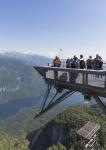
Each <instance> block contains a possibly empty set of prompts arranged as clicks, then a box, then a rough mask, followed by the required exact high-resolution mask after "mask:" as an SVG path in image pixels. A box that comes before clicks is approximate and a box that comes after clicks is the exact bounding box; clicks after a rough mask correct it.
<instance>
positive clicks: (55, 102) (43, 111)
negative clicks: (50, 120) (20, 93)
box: [34, 91, 75, 119]
mask: <svg viewBox="0 0 106 150" xmlns="http://www.w3.org/2000/svg"><path fill="white" fill-rule="evenodd" d="M73 93H75V91H66V92H65V93H64V94H62V95H61V96H60V97H59V98H58V99H57V100H55V101H54V102H52V103H51V104H50V105H49V106H47V107H46V108H44V109H43V110H42V111H41V112H40V113H38V114H37V115H36V116H35V117H34V119H36V118H38V117H40V116H41V115H42V114H44V113H46V112H47V111H49V110H50V109H51V108H53V107H54V106H56V105H57V104H59V103H60V102H62V101H63V100H65V99H66V98H68V97H69V96H71V95H72V94H73Z"/></svg>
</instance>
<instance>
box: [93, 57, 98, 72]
mask: <svg viewBox="0 0 106 150" xmlns="http://www.w3.org/2000/svg"><path fill="white" fill-rule="evenodd" d="M93 69H94V70H99V55H98V54H96V57H95V58H94V65H93Z"/></svg>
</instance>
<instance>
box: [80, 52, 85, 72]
mask: <svg viewBox="0 0 106 150" xmlns="http://www.w3.org/2000/svg"><path fill="white" fill-rule="evenodd" d="M84 68H85V61H84V59H83V55H82V54H81V55H80V69H84Z"/></svg>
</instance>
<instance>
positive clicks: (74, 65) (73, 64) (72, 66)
mask: <svg viewBox="0 0 106 150" xmlns="http://www.w3.org/2000/svg"><path fill="white" fill-rule="evenodd" d="M76 67H77V66H76V61H75V60H73V61H72V62H71V68H76Z"/></svg>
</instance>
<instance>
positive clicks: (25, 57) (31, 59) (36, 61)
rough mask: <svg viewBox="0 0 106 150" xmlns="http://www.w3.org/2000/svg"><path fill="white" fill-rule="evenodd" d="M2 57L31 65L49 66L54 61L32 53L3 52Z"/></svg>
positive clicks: (0, 53) (0, 52) (0, 55)
mask: <svg viewBox="0 0 106 150" xmlns="http://www.w3.org/2000/svg"><path fill="white" fill-rule="evenodd" d="M0 57H3V58H12V59H15V60H20V61H22V62H25V63H27V64H31V65H47V64H48V63H50V62H51V61H52V59H50V58H48V57H45V56H41V55H38V54H35V53H34V52H30V51H24V52H16V51H5V50H1V51H0Z"/></svg>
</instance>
